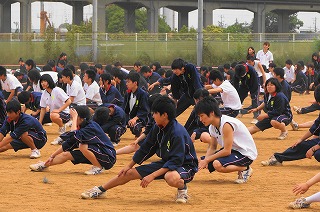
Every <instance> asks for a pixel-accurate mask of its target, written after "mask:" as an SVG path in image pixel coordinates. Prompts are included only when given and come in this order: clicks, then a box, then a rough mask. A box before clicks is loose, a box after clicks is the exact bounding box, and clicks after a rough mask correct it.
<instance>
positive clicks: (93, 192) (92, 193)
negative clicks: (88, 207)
mask: <svg viewBox="0 0 320 212" xmlns="http://www.w3.org/2000/svg"><path fill="white" fill-rule="evenodd" d="M104 193H105V192H103V191H101V190H100V189H99V188H98V186H95V187H93V188H92V189H90V190H88V191H85V192H83V193H82V194H81V198H82V199H96V198H98V197H99V196H101V195H102V194H104Z"/></svg>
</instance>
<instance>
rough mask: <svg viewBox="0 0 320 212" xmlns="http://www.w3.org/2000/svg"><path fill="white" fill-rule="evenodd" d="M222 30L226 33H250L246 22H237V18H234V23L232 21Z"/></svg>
mask: <svg viewBox="0 0 320 212" xmlns="http://www.w3.org/2000/svg"><path fill="white" fill-rule="evenodd" d="M224 32H227V33H250V32H251V29H250V26H249V25H248V24H247V23H239V22H238V20H236V23H234V24H233V25H231V26H228V27H227V28H226V29H225V30H224Z"/></svg>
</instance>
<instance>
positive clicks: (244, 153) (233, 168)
mask: <svg viewBox="0 0 320 212" xmlns="http://www.w3.org/2000/svg"><path fill="white" fill-rule="evenodd" d="M195 110H196V113H197V114H198V115H199V117H200V121H201V122H202V123H203V124H204V125H205V126H209V133H210V135H211V138H212V141H211V143H210V145H209V148H208V150H207V153H206V155H205V156H204V157H202V158H201V161H200V162H199V169H204V168H206V167H207V168H208V170H209V172H213V171H218V172H222V173H229V172H238V178H237V179H236V180H235V183H238V184H241V183H246V182H247V181H248V180H249V178H250V176H251V175H252V173H253V170H252V168H251V167H250V164H251V163H252V162H253V161H254V160H255V159H256V158H257V154H258V153H257V149H256V145H255V143H254V141H253V138H252V136H251V135H250V133H249V131H248V129H247V127H246V126H245V125H244V124H243V123H242V122H241V121H239V120H238V119H236V118H233V117H230V116H226V115H222V114H221V112H220V110H219V107H218V104H217V101H216V100H215V99H213V98H212V97H206V98H204V99H203V100H201V101H200V102H198V104H197V105H196V108H195ZM218 143H219V144H220V146H221V149H220V150H218V151H216V148H217V144H218Z"/></svg>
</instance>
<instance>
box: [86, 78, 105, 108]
mask: <svg viewBox="0 0 320 212" xmlns="http://www.w3.org/2000/svg"><path fill="white" fill-rule="evenodd" d="M83 89H84V91H85V93H86V98H87V99H90V100H91V101H94V102H96V103H97V104H98V105H101V104H102V100H101V97H100V92H99V90H100V87H99V85H98V83H97V82H96V81H93V83H92V84H91V85H90V86H88V84H87V83H85V84H84V86H83Z"/></svg>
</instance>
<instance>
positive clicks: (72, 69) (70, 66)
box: [66, 64, 76, 74]
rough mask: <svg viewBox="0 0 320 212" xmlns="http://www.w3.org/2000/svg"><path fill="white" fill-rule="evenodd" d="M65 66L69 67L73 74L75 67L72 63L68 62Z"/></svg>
mask: <svg viewBox="0 0 320 212" xmlns="http://www.w3.org/2000/svg"><path fill="white" fill-rule="evenodd" d="M66 68H68V69H70V70H71V71H72V73H73V74H76V67H74V65H72V64H68V65H67V66H66Z"/></svg>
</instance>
